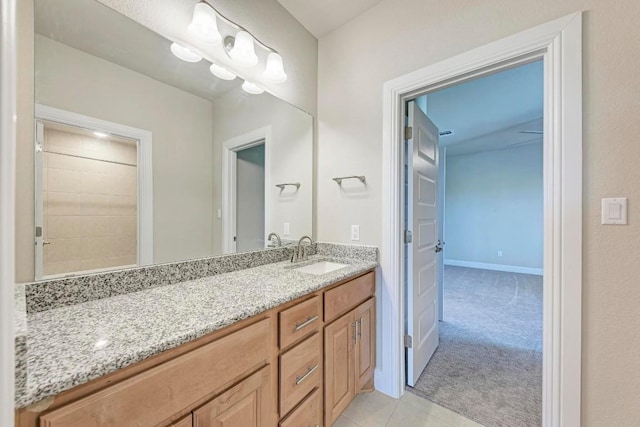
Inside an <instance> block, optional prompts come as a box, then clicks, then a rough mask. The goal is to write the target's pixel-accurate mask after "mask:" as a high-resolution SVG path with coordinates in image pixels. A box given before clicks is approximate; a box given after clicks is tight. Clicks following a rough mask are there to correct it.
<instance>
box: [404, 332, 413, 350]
mask: <svg viewBox="0 0 640 427" xmlns="http://www.w3.org/2000/svg"><path fill="white" fill-rule="evenodd" d="M404 346H405V347H406V348H413V338H411V335H405V336H404Z"/></svg>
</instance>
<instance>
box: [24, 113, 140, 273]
mask: <svg viewBox="0 0 640 427" xmlns="http://www.w3.org/2000/svg"><path fill="white" fill-rule="evenodd" d="M137 177H138V141H137V140H133V139H129V138H124V137H120V136H116V135H110V134H108V133H106V132H103V131H101V130H99V129H85V128H81V127H75V126H70V125H66V124H60V123H55V122H52V121H45V120H38V121H37V122H36V279H43V278H49V277H52V276H58V275H67V274H73V273H79V272H88V271H95V270H103V269H111V268H122V267H125V266H135V265H138V183H137Z"/></svg>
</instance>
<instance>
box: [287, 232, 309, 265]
mask: <svg viewBox="0 0 640 427" xmlns="http://www.w3.org/2000/svg"><path fill="white" fill-rule="evenodd" d="M305 239H307V240H309V245H307V246H311V245H313V239H312V238H311V237H309V236H302V237H301V238H300V240H298V246H297V247H296V248H295V250H294V251H293V255H291V262H296V261H300V260H304V259H307V256H308V254H307V251H306V249H305V246H302V242H303V241H304V240H305Z"/></svg>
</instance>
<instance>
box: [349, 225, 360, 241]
mask: <svg viewBox="0 0 640 427" xmlns="http://www.w3.org/2000/svg"><path fill="white" fill-rule="evenodd" d="M351 240H353V241H358V240H360V226H359V225H352V226H351Z"/></svg>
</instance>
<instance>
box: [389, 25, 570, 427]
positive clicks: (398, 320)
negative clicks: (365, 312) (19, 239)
mask: <svg viewBox="0 0 640 427" xmlns="http://www.w3.org/2000/svg"><path fill="white" fill-rule="evenodd" d="M538 59H543V60H544V166H543V173H544V218H545V219H544V280H543V286H544V297H543V312H544V321H543V348H544V351H543V399H542V400H543V402H542V411H543V414H542V420H543V426H545V427H550V426H578V425H580V396H581V384H580V382H581V375H580V370H581V330H582V324H581V314H582V313H581V310H582V14H581V13H575V14H572V15H569V16H566V17H563V18H560V19H557V20H554V21H551V22H549V23H546V24H543V25H540V26H538V27H535V28H532V29H529V30H526V31H523V32H520V33H518V34H515V35H513V36H510V37H507V38H505V39H501V40H498V41H496V42H493V43H490V44H487V45H485V46H482V47H479V48H476V49H473V50H471V51H469V52H466V53H463V54H461V55H457V56H455V57H452V58H450V59H447V60H444V61H442V62H438V63H436V64H433V65H430V66H427V67H425V68H422V69H420V70H417V71H414V72H412V73H409V74H406V75H404V76H401V77H398V78H396V79H393V80H390V81H388V82H386V83H385V84H384V88H383V177H382V182H383V191H382V193H383V194H382V196H383V203H384V206H383V217H382V223H383V224H384V228H383V236H382V246H381V250H380V264H381V275H382V282H381V292H380V294H381V298H380V300H381V302H380V308H381V310H380V319H379V323H378V324H380V325H389V327H388V328H382V332H380V331H379V333H381V336H380V342H381V343H382V345H381V346H380V349H381V350H382V354H380V355H379V360H380V362H381V363H380V364H379V365H380V367H379V369H377V370H376V386H377V387H378V388H379V389H380V390H381V391H384V392H386V393H388V394H390V395H392V396H395V397H399V396H401V395H402V394H403V393H404V382H405V377H404V372H405V360H404V346H403V331H404V315H405V308H404V304H403V301H404V300H403V295H404V292H405V290H404V283H405V282H404V277H403V269H402V268H401V266H402V263H401V260H402V258H403V256H404V254H403V251H404V250H403V245H402V244H401V242H402V240H401V236H402V234H401V233H402V224H403V221H404V218H403V209H402V207H403V200H402V191H401V185H400V184H401V183H402V176H403V174H402V173H401V172H402V169H401V166H402V164H403V163H402V161H403V152H402V150H401V148H402V143H403V139H402V134H403V132H402V131H403V127H404V121H403V120H404V114H405V102H406V101H407V100H409V99H411V98H413V97H415V96H416V95H417V94H420V93H424V92H425V91H433V90H436V89H439V88H443V87H446V86H449V85H451V84H454V83H458V82H461V81H464V80H468V79H470V78H473V77H478V76H482V75H485V74H487V73H490V72H495V71H498V70H502V69H506V68H510V67H514V66H517V65H519V64H523V63H527V62H530V61H533V60H538Z"/></svg>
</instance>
